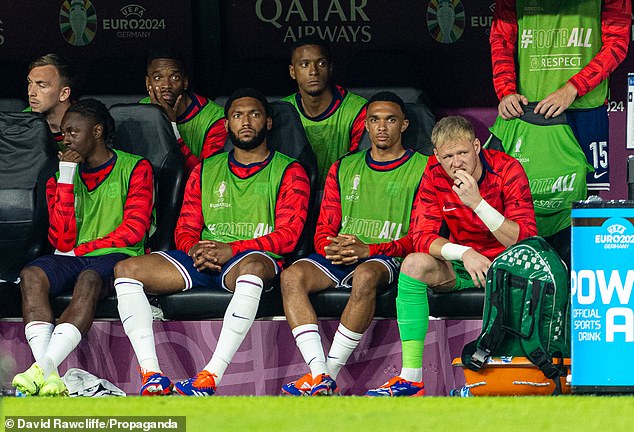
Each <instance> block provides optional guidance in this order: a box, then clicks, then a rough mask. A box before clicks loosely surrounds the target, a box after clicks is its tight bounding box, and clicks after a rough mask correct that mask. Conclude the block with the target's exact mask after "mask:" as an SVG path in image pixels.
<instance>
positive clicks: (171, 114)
mask: <svg viewBox="0 0 634 432" xmlns="http://www.w3.org/2000/svg"><path fill="white" fill-rule="evenodd" d="M147 90H148V95H149V96H150V102H152V103H153V104H155V105H159V106H160V107H161V108H163V110H164V111H165V114H167V118H169V119H170V121H171V122H176V118H177V117H178V113H179V112H181V111H183V110H184V107H181V104H183V103H184V99H183V95H182V94H181V95H179V96H178V97H177V98H176V102H175V103H174V106H173V107H172V106H170V104H168V103H167V102H166V101H165V99H163V98H162V97H161V89H160V87H159V86H154V87H152V86H149V87H148V89H147Z"/></svg>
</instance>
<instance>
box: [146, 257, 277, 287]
mask: <svg viewBox="0 0 634 432" xmlns="http://www.w3.org/2000/svg"><path fill="white" fill-rule="evenodd" d="M152 253H154V254H158V255H161V256H162V257H163V258H165V259H166V260H168V261H169V262H170V263H172V265H174V267H176V269H177V270H178V272H179V273H180V274H181V276H182V277H183V280H184V281H185V289H184V290H183V291H187V290H189V289H192V288H209V287H212V288H216V289H225V290H227V291H229V292H231V291H230V290H229V289H228V288H227V287H226V285H225V276H226V275H227V273H228V272H229V270H231V269H232V268H233V266H235V265H236V264H238V263H239V262H240V261H241V260H242V259H243V258H244V257H246V256H247V255H251V254H260V255H262V256H264V257H266V258H268V259H270V260H271V263H273V265H274V266H275V274H279V273H280V270H281V269H280V266H279V264H278V263H277V261H276V260H275V258H273V257H271V256H270V255H268V254H267V253H266V252H262V251H259V250H249V251H244V252H241V253H239V254H238V255H236V256H234V257H233V258H231V259H230V260H229V261H227V262H226V263H225V264H224V265H223V266H222V267H221V269H220V271H219V272H210V271H201V272H199V271H198V270H196V267H194V260H193V259H192V257H190V256H189V255H187V254H186V253H185V252H183V251H180V250H171V251H165V252H164V251H159V252H152ZM265 288H267V287H265Z"/></svg>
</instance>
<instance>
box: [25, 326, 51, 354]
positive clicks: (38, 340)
mask: <svg viewBox="0 0 634 432" xmlns="http://www.w3.org/2000/svg"><path fill="white" fill-rule="evenodd" d="M54 328H55V326H54V325H53V324H51V323H49V322H44V321H31V322H29V323H26V325H25V326H24V335H25V336H26V341H27V342H28V343H29V347H31V352H32V353H33V357H35V361H38V360H39V359H41V358H42V357H43V356H44V353H45V352H46V348H48V342H49V341H50V340H51V335H52V334H53V329H54Z"/></svg>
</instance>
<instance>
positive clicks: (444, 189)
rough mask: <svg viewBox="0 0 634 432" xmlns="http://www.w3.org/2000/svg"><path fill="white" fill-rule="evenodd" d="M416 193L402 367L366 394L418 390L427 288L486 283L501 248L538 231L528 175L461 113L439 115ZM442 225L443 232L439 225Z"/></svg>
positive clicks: (401, 306)
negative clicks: (485, 141) (483, 140)
mask: <svg viewBox="0 0 634 432" xmlns="http://www.w3.org/2000/svg"><path fill="white" fill-rule="evenodd" d="M432 143H433V144H434V156H432V157H431V158H430V159H429V162H428V164H427V168H426V169H425V173H424V174H423V181H422V183H421V187H420V189H419V192H418V196H417V198H416V199H415V200H414V208H413V210H412V218H413V224H412V227H410V232H411V234H412V239H413V242H414V249H415V250H416V251H417V253H413V254H411V255H408V256H407V258H405V261H403V265H402V267H401V274H400V276H399V281H398V297H397V299H396V311H397V318H398V327H399V332H400V335H401V342H402V348H403V368H402V370H401V374H400V375H399V376H396V377H394V378H392V379H390V380H389V381H388V382H387V383H385V384H384V385H382V386H381V387H379V388H377V389H374V390H370V391H368V392H367V395H368V396H422V395H423V394H424V392H425V390H424V385H423V382H422V378H423V369H422V359H423V348H424V343H425V335H426V333H427V326H428V323H429V305H428V303H427V287H430V288H432V289H433V290H436V291H452V290H460V289H465V288H472V287H484V284H485V281H486V273H487V270H488V269H489V267H490V266H491V261H492V260H493V259H494V258H495V257H496V256H497V255H499V254H500V253H501V252H502V251H503V250H504V249H505V248H506V247H508V246H511V245H513V244H515V243H517V242H518V241H519V240H522V239H524V238H526V237H529V236H533V235H536V234H537V228H536V224H535V213H534V211H533V202H532V198H531V193H530V189H529V186H528V179H527V178H526V174H525V173H524V170H523V168H522V166H521V165H520V163H519V162H518V161H517V160H516V159H514V158H512V157H511V156H508V155H506V154H505V153H502V152H498V151H495V150H485V149H482V147H481V145H480V141H479V140H478V139H477V138H476V137H475V134H474V132H473V127H472V125H471V124H470V123H469V122H468V121H467V120H466V119H464V118H462V117H446V118H443V119H441V120H440V121H439V122H438V123H437V124H436V126H435V127H434V129H433V131H432ZM443 225H445V226H446V227H447V228H448V230H449V233H450V234H449V239H446V238H444V237H441V235H440V234H439V232H440V231H441V227H442V226H443Z"/></svg>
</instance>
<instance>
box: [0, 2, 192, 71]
mask: <svg viewBox="0 0 634 432" xmlns="http://www.w3.org/2000/svg"><path fill="white" fill-rule="evenodd" d="M191 21H192V19H191V7H190V2H188V1H179V2H174V1H170V0H29V1H8V0H5V1H1V2H0V60H2V61H6V62H10V61H17V62H25V61H30V60H31V59H33V58H34V57H37V56H39V55H41V54H44V53H46V52H51V51H54V52H58V53H60V54H62V55H64V56H65V57H67V58H69V59H70V60H75V61H79V60H81V61H84V62H85V61H86V60H91V59H99V58H104V57H107V58H116V57H132V56H139V54H140V53H146V52H147V50H148V49H152V48H154V47H168V46H169V47H182V48H183V51H184V52H182V55H183V56H184V57H186V58H190V59H191V45H192V35H191Z"/></svg>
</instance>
